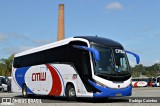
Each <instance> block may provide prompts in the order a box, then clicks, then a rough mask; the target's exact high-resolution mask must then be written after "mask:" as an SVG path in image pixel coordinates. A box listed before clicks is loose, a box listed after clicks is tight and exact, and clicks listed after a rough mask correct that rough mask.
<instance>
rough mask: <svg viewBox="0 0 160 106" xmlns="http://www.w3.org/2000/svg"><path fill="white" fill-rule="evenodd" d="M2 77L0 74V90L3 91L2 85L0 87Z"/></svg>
mask: <svg viewBox="0 0 160 106" xmlns="http://www.w3.org/2000/svg"><path fill="white" fill-rule="evenodd" d="M3 78H4V76H0V91H1V92H2V91H3V87H2V79H3Z"/></svg>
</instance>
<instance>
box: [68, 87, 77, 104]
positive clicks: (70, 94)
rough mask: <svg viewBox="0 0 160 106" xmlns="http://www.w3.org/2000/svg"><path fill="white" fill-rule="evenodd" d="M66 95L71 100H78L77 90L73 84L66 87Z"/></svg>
mask: <svg viewBox="0 0 160 106" xmlns="http://www.w3.org/2000/svg"><path fill="white" fill-rule="evenodd" d="M66 97H67V99H68V100H69V101H75V100H76V91H75V88H74V86H73V85H68V86H67V88H66Z"/></svg>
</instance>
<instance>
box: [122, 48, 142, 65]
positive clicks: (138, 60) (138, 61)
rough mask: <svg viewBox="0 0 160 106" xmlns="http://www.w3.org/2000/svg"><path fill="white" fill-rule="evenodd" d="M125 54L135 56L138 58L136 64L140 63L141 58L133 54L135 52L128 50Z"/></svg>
mask: <svg viewBox="0 0 160 106" xmlns="http://www.w3.org/2000/svg"><path fill="white" fill-rule="evenodd" d="M125 52H126V53H128V54H131V55H133V56H134V57H135V58H136V63H137V64H139V63H140V57H139V55H137V54H135V53H133V52H130V51H127V50H125Z"/></svg>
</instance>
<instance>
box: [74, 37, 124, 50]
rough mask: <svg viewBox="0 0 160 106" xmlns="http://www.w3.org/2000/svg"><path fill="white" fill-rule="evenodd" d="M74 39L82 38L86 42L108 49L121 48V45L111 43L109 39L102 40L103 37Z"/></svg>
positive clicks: (114, 42)
mask: <svg viewBox="0 0 160 106" xmlns="http://www.w3.org/2000/svg"><path fill="white" fill-rule="evenodd" d="M74 38H83V39H86V40H88V41H89V42H94V43H97V44H100V45H104V46H110V47H122V45H121V44H120V43H118V42H116V41H113V40H111V39H107V38H103V37H97V36H76V37H74Z"/></svg>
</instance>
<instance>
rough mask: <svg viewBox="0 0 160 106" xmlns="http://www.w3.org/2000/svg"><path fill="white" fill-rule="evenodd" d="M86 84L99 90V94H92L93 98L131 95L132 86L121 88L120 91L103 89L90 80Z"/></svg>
mask: <svg viewBox="0 0 160 106" xmlns="http://www.w3.org/2000/svg"><path fill="white" fill-rule="evenodd" d="M88 82H89V83H90V84H91V85H92V86H94V87H95V88H97V89H98V90H100V91H101V92H99V93H93V97H97V98H101V97H115V96H131V95H132V86H129V87H126V88H122V89H112V88H107V87H106V88H104V87H102V86H100V85H97V84H95V83H94V82H92V81H91V80H88Z"/></svg>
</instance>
